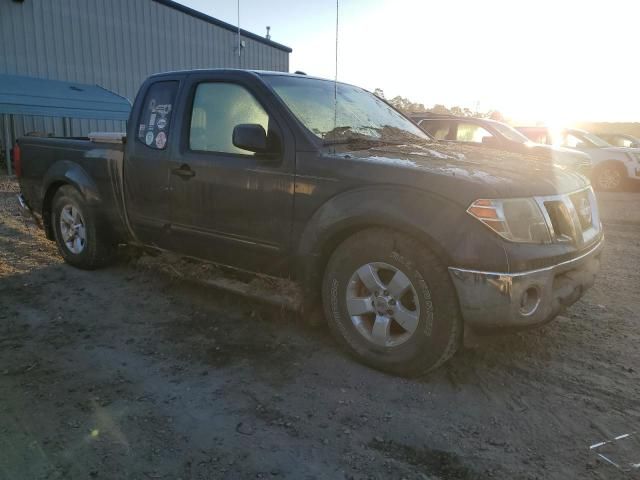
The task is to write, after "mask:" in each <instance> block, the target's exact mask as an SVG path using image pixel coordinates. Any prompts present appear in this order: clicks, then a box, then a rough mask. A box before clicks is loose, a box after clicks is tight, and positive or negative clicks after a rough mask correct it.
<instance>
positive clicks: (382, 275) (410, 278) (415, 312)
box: [322, 228, 462, 376]
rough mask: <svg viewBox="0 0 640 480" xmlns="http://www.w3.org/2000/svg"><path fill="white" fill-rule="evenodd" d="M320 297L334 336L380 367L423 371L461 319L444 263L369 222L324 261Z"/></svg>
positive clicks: (449, 345)
mask: <svg viewBox="0 0 640 480" xmlns="http://www.w3.org/2000/svg"><path fill="white" fill-rule="evenodd" d="M322 297H323V304H324V308H325V312H326V317H327V321H328V323H329V326H330V328H331V330H332V332H333V333H334V335H335V336H336V338H337V339H338V341H339V342H340V343H341V344H342V345H343V346H344V347H345V348H346V349H347V350H348V351H349V352H350V353H352V354H353V355H355V356H356V357H357V358H358V359H359V360H361V361H363V362H364V363H366V364H367V365H370V366H372V367H374V368H377V369H379V370H382V371H385V372H389V373H393V374H396V375H403V376H419V375H423V374H426V373H427V372H429V371H430V370H433V369H435V368H437V367H439V366H440V365H442V364H443V363H444V362H446V361H447V360H448V359H449V358H451V356H452V355H453V354H454V353H455V352H456V350H457V349H458V347H459V345H460V342H461V338H462V320H461V317H460V313H459V310H458V305H457V298H456V295H455V292H454V287H453V284H452V282H451V279H450V278H449V274H448V272H447V269H446V267H445V266H444V265H442V264H441V263H440V262H439V261H438V259H437V258H436V257H435V255H434V254H433V253H432V252H431V251H430V250H429V249H428V248H426V247H425V246H424V245H423V244H421V243H420V242H418V241H416V240H414V239H412V238H410V237H408V236H405V235H402V234H398V233H393V232H391V231H389V230H385V229H381V228H372V229H367V230H363V231H361V232H358V233H356V234H355V235H353V236H351V237H349V238H348V239H347V240H345V241H344V242H343V243H342V244H341V245H339V246H338V248H337V249H336V250H335V251H334V252H333V254H332V256H331V258H330V260H329V262H328V265H327V268H326V270H325V275H324V279H323V286H322Z"/></svg>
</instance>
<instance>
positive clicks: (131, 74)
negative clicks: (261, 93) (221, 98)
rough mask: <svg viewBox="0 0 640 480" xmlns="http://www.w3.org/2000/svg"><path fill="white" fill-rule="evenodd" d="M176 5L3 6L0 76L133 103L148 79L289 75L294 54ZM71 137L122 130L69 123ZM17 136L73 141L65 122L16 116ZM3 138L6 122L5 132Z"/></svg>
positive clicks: (86, 1)
mask: <svg viewBox="0 0 640 480" xmlns="http://www.w3.org/2000/svg"><path fill="white" fill-rule="evenodd" d="M240 39H241V42H242V43H241V45H242V47H241V48H240V49H239V50H240V54H239V55H238V30H237V27H235V26H233V25H230V24H228V23H225V22H222V21H220V20H218V19H215V18H212V17H210V16H208V15H205V14H203V13H201V12H198V11H196V10H193V9H190V8H187V7H185V6H183V5H181V4H178V3H175V2H173V1H170V0H21V1H16V0H0V74H14V75H28V76H33V77H40V78H48V79H55V80H64V81H71V82H79V83H85V84H97V85H100V86H102V87H104V88H106V89H109V90H111V91H113V92H116V93H118V94H120V95H122V96H125V97H127V98H129V99H130V100H131V101H133V99H134V97H135V94H136V92H137V90H138V87H139V86H140V84H141V83H142V81H143V80H144V79H145V78H146V77H147V76H148V75H150V74H152V73H157V72H164V71H170V70H181V69H190V68H216V67H232V68H255V69H263V70H276V71H288V70H289V53H290V52H291V49H290V48H289V47H286V46H284V45H280V44H278V43H275V42H273V41H270V40H267V39H266V38H264V37H261V36H259V35H256V34H253V33H251V32H247V31H244V30H241V31H240ZM70 123H71V125H70V128H71V133H73V134H74V135H86V134H87V133H88V132H90V131H94V130H120V131H122V130H124V125H123V122H117V121H102V120H78V119H74V120H71V122H70ZM10 128H11V131H12V137H14V138H15V137H17V136H20V135H22V134H23V133H25V132H28V131H34V130H35V131H43V132H50V133H54V134H56V135H63V134H65V133H66V134H69V133H70V132H69V131H68V130H69V125H67V126H66V128H65V125H64V122H63V120H62V119H58V118H50V117H49V118H47V117H29V116H17V117H15V118H14V119H13V122H12V125H11V126H10ZM3 131H4V124H3V118H2V116H0V132H3Z"/></svg>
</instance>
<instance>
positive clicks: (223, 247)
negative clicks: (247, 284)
mask: <svg viewBox="0 0 640 480" xmlns="http://www.w3.org/2000/svg"><path fill="white" fill-rule="evenodd" d="M245 75H246V74H245ZM260 88H261V89H262V95H260V92H259V91H257V90H259V89H260ZM265 92H266V89H265V87H264V85H262V84H261V83H260V82H259V81H258V80H257V79H254V80H253V81H251V80H250V79H243V78H242V77H239V78H238V76H237V75H234V74H228V73H227V74H224V73H220V74H216V75H211V74H208V75H203V74H194V75H192V76H191V77H190V79H189V81H188V87H187V88H186V89H185V95H184V97H185V100H184V101H183V102H181V108H182V109H183V111H182V112H181V114H180V118H181V119H182V125H183V128H182V139H181V142H180V144H179V146H178V147H177V150H176V151H175V152H174V154H173V155H172V157H171V160H170V186H171V194H172V197H171V202H170V210H171V229H170V231H171V233H170V237H171V248H172V249H173V250H178V251H181V252H183V253H185V254H189V255H194V256H197V257H201V258H206V259H210V260H214V261H218V262H222V263H226V264H229V265H233V266H239V267H242V268H247V269H251V270H255V271H264V272H276V271H279V270H280V269H281V268H286V260H287V253H288V247H289V242H290V237H291V222H292V213H293V196H294V192H293V189H294V160H295V144H294V140H293V135H292V134H291V132H290V130H289V129H288V128H287V126H286V123H285V120H284V116H283V115H282V114H281V113H279V112H278V108H276V106H275V105H274V104H273V98H272V97H271V98H270V95H268V94H266V93H265ZM270 102H271V104H270ZM240 124H258V125H261V126H262V127H263V128H264V130H265V132H267V135H268V138H269V143H271V144H274V145H278V148H277V151H278V153H277V155H268V156H266V155H261V154H256V153H253V152H249V151H246V150H242V149H240V148H238V147H236V146H234V145H233V142H232V134H233V129H234V127H235V126H237V125H240Z"/></svg>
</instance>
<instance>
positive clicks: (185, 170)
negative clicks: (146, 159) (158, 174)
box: [171, 163, 196, 180]
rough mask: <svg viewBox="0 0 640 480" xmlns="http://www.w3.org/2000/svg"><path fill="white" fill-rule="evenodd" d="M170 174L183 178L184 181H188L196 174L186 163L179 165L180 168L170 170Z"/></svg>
mask: <svg viewBox="0 0 640 480" xmlns="http://www.w3.org/2000/svg"><path fill="white" fill-rule="evenodd" d="M171 173H172V174H173V175H177V176H179V177H181V178H183V179H184V180H189V179H190V178H191V177H195V176H196V172H194V171H193V170H191V167H190V166H189V165H187V164H186V163H185V164H183V165H181V166H180V168H174V169H173V170H171Z"/></svg>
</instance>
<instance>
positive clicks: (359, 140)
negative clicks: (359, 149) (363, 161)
mask: <svg viewBox="0 0 640 480" xmlns="http://www.w3.org/2000/svg"><path fill="white" fill-rule="evenodd" d="M322 144H323V145H357V144H365V145H373V146H382V145H401V143H400V142H391V141H388V140H379V139H377V138H367V137H348V138H336V139H333V140H324V141H323V142H322Z"/></svg>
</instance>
